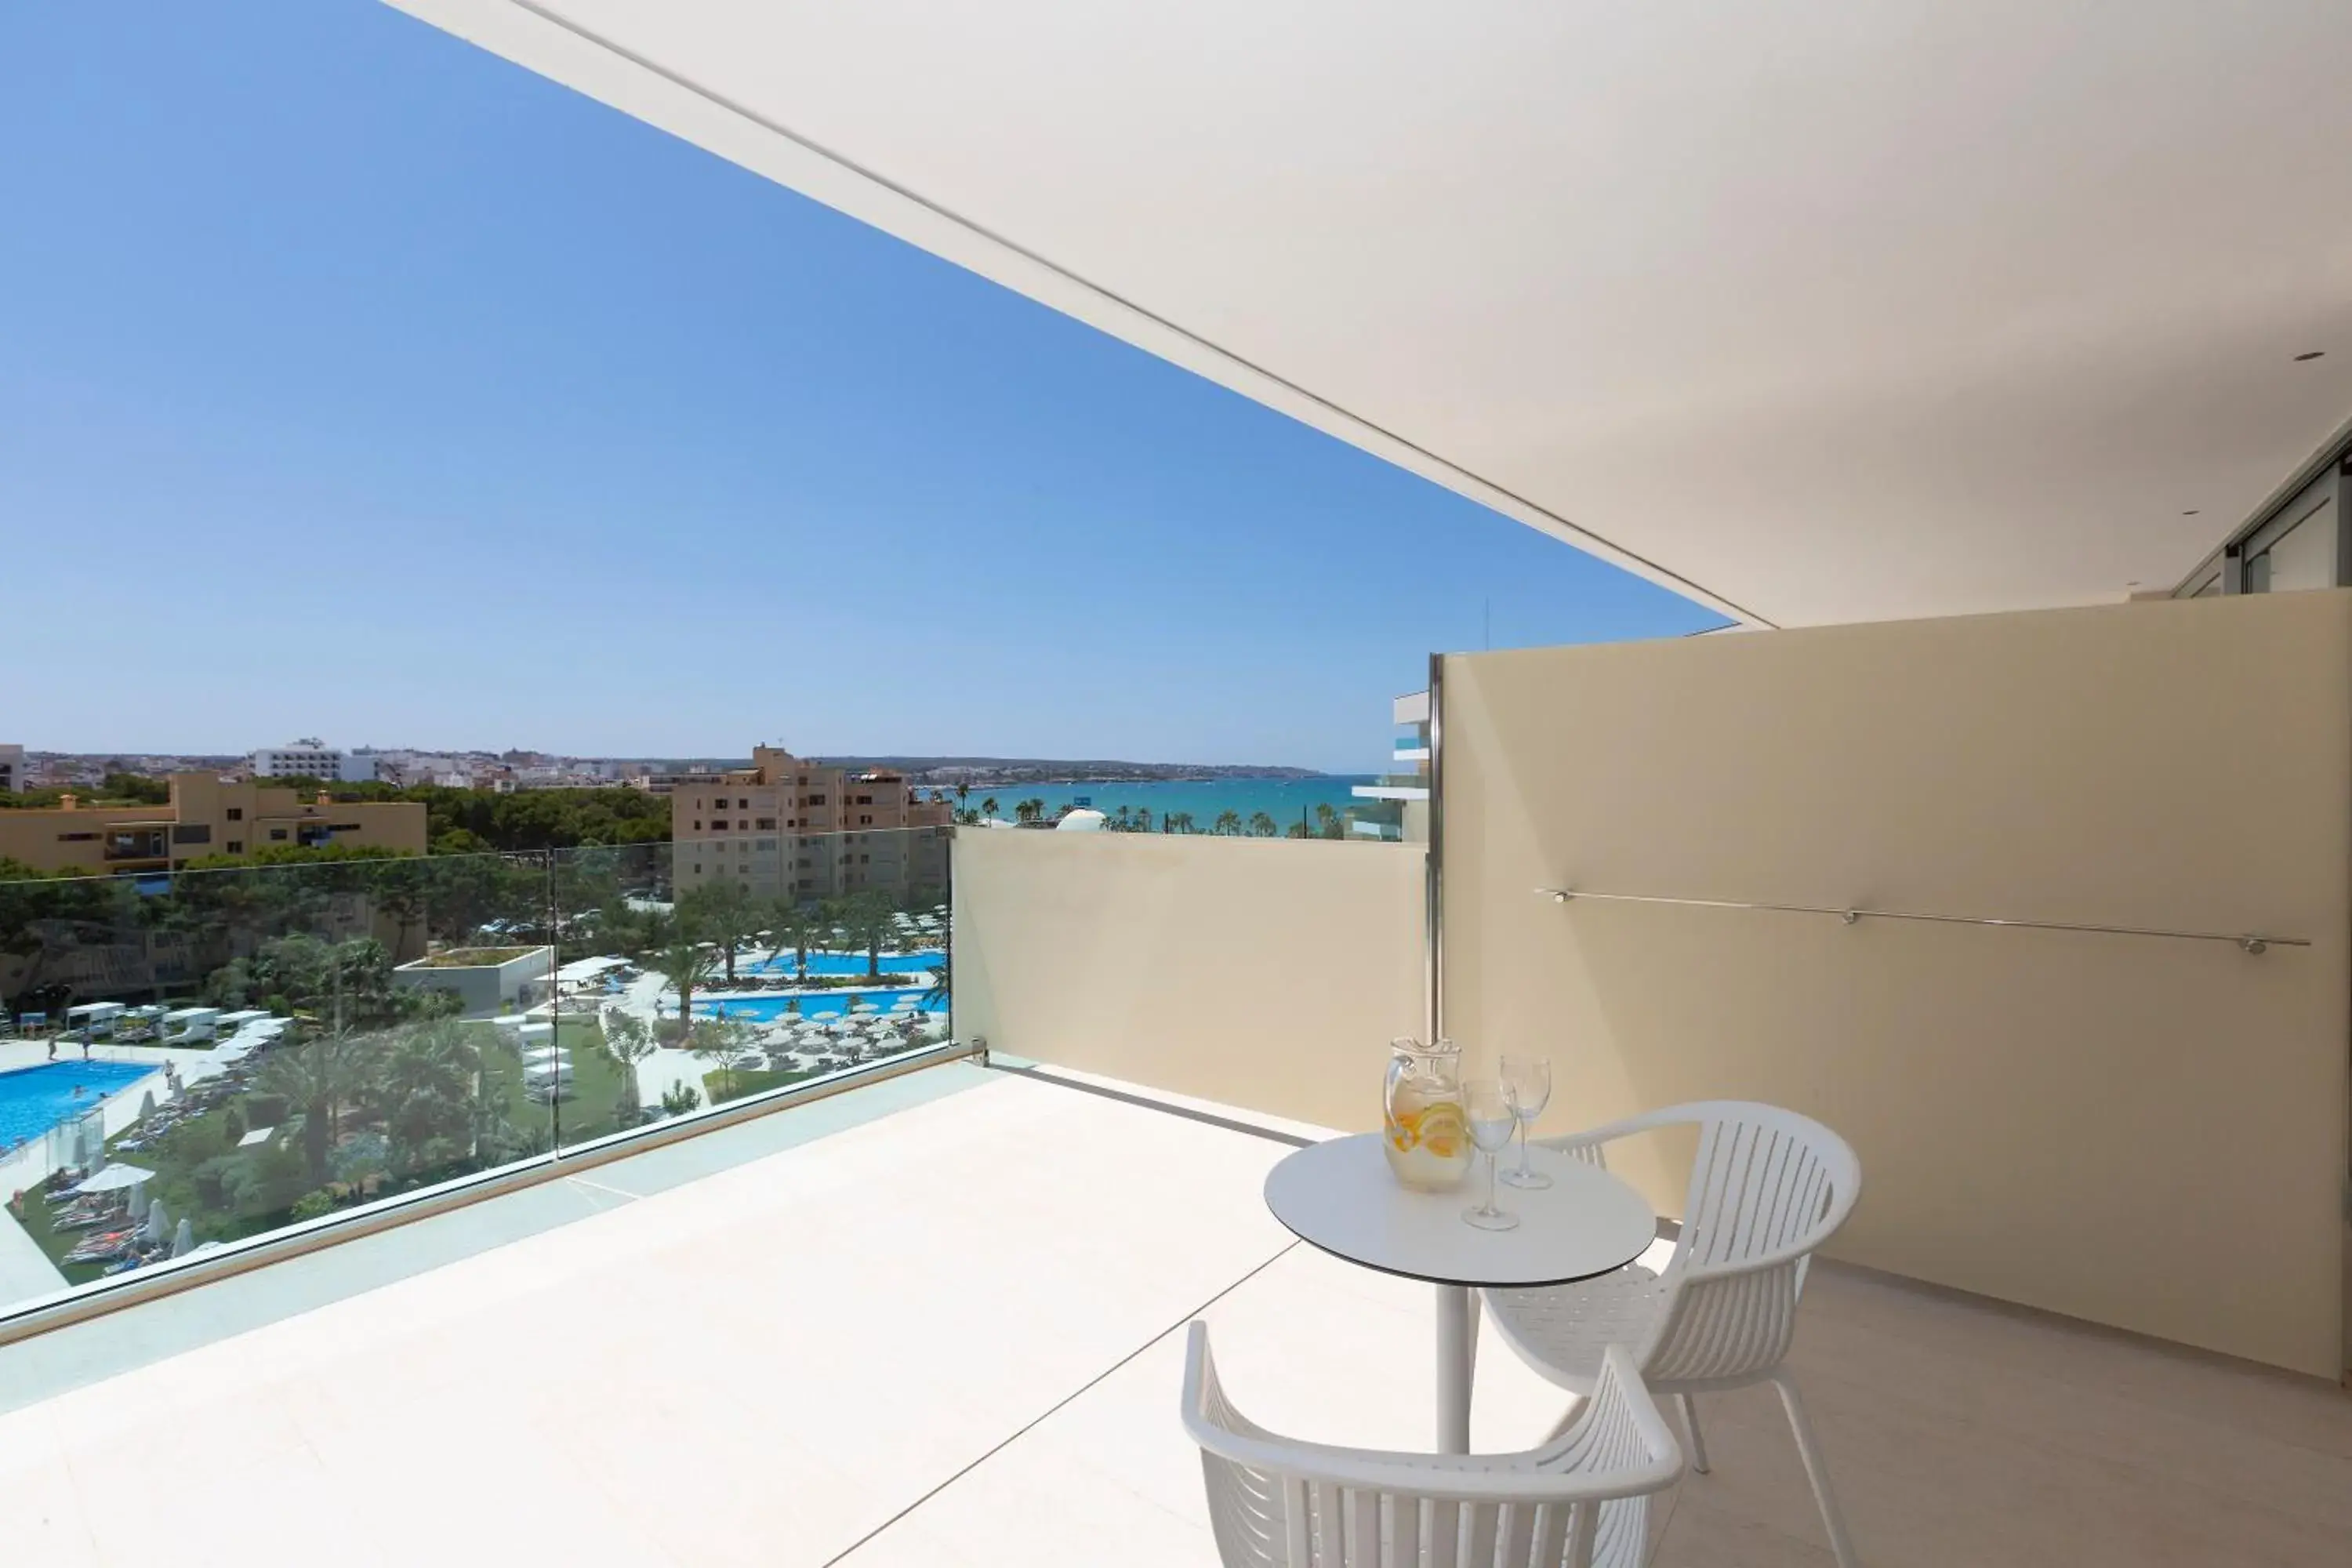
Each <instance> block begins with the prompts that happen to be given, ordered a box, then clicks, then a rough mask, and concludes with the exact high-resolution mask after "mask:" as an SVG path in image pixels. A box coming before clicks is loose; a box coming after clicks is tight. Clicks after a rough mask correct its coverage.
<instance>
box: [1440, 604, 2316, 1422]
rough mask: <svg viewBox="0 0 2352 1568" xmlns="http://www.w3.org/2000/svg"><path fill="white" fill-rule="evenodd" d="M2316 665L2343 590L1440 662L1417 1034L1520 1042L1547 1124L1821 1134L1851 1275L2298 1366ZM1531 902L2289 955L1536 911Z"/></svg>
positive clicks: (2310, 1078)
mask: <svg viewBox="0 0 2352 1568" xmlns="http://www.w3.org/2000/svg"><path fill="white" fill-rule="evenodd" d="M2347 670H2352V595H2347V594H2346V593H2341V592H2326V593H2312V594H2295V595H2273V596H2265V597H2254V598H2243V599H2232V600H2227V601H2218V600H2205V601H2199V602H2194V603H2171V604H2135V605H2116V606H2113V607H2106V608H2097V609H2086V610H2066V611H2056V612H2049V613H2033V614H2020V615H2013V616H1981V617H1970V618H1966V619H1956V620H1939V621H1915V622H1908V623H1899V624H1890V625H1883V626H1840V627H1825V628H1820V629H1809V630H1802V631H1782V632H1761V633H1752V634H1727V635H1721V636H1715V637H1696V638H1685V639H1680V640H1676V641H1673V642H1664V643H1644V644H1632V645H1617V646H1603V647H1573V648H1552V649H1540V650H1534V651H1528V652H1512V653H1496V654H1487V655H1475V656H1465V657H1459V658H1450V659H1449V660H1448V661H1447V664H1446V670H1445V689H1444V735H1445V781H1444V784H1445V819H1444V832H1445V839H1446V868H1447V869H1446V899H1447V903H1446V910H1447V924H1446V952H1447V969H1446V973H1447V984H1448V990H1447V1023H1448V1026H1449V1029H1450V1031H1451V1032H1452V1033H1454V1035H1456V1036H1457V1037H1461V1038H1463V1039H1464V1040H1465V1041H1466V1042H1467V1043H1468V1044H1469V1045H1470V1046H1471V1047H1472V1048H1473V1049H1474V1050H1483V1051H1487V1052H1491V1051H1492V1050H1494V1049H1496V1048H1498V1047H1507V1046H1509V1045H1514V1044H1524V1045H1540V1046H1541V1047H1544V1048H1546V1049H1548V1050H1549V1052H1550V1053H1551V1055H1552V1057H1553V1059H1554V1061H1555V1062H1556V1064H1557V1065H1558V1069H1559V1079H1560V1089H1559V1095H1558V1098H1557V1100H1556V1102H1555V1105H1554V1108H1553V1110H1552V1111H1551V1113H1550V1115H1549V1117H1548V1118H1547V1121H1548V1123H1549V1125H1550V1126H1552V1127H1556V1128H1560V1129H1566V1128H1569V1127H1572V1126H1576V1125H1579V1124H1589V1123H1591V1122H1594V1121H1601V1120H1602V1119H1604V1118H1608V1117H1613V1116H1617V1115H1621V1114H1623V1113H1625V1112H1628V1111H1632V1110H1637V1109H1641V1108H1645V1107H1652V1106H1658V1105H1663V1104H1666V1103H1669V1102H1672V1101H1675V1100H1685V1099H1695V1098H1704V1097H1712V1096H1725V1097H1741V1098H1754V1099H1759V1100H1772V1101H1777V1102H1779V1103H1782V1104H1786V1105H1790V1106H1793V1107H1796V1108H1797V1109H1800V1110H1805V1111H1808V1112H1811V1114H1814V1115H1816V1116H1818V1117H1820V1118H1822V1120H1823V1121H1827V1122H1829V1123H1830V1124H1832V1126H1835V1127H1836V1128H1838V1129H1839V1130H1840V1131H1843V1133H1844V1134H1845V1135H1846V1136H1847V1137H1848V1138H1849V1139H1851V1140H1852V1142H1853V1144H1854V1146H1855V1148H1856V1150H1857V1151H1858V1152H1859V1153H1860V1155H1861V1157H1862V1163H1863V1169H1864V1194H1863V1202H1862V1205H1861V1207H1860V1209H1859V1210H1858V1211H1857V1213H1856V1214H1855V1215H1854V1216H1853V1220H1852V1222H1851V1223H1850V1224H1849V1226H1847V1228H1846V1230H1845V1232H1844V1234H1843V1237H1841V1239H1840V1241H1839V1243H1838V1245H1837V1247H1835V1248H1834V1249H1833V1250H1834V1251H1836V1252H1837V1253H1839V1254H1842V1255H1843V1256H1844V1257H1847V1258H1853V1259H1854V1260H1857V1261H1860V1262H1863V1263H1866V1264H1871V1265H1874V1266H1876V1267H1880V1268H1888V1269H1893V1270H1895V1271H1898V1272H1901V1273H1904V1274H1906V1275H1911V1276H1914V1277H1916V1278H1919V1279H1928V1280H1934V1281H1938V1282H1941V1283H1945V1284H1948V1285H1952V1286H1957V1287H1960V1288H1964V1289H1970V1290H1975V1291H1980V1292H1984V1293H1987V1294H1990V1295H1992V1296H1995V1297H2000V1298H2003V1299H2006V1300H2013V1301H2019V1302H2024V1303H2028V1304H2031V1305H2033V1306H2037V1307H2042V1308H2046V1309H2051V1310H2056V1311H2060V1312H2065V1313H2070V1314H2074V1315H2077V1316H2080V1317H2084V1318H2087V1319H2091V1320H2095V1321H2101V1322H2105V1323H2109V1324H2114V1325H2117V1326H2121V1327H2124V1328H2128V1329H2133V1330H2137V1331H2145V1332H2148V1333H2153V1334H2158V1335H2162V1336H2164V1337H2167V1338H2169V1339H2173V1340H2177V1341H2180V1342H2187V1343H2189V1344H2195V1345H2201V1346H2205V1347H2208V1348H2210V1349H2214V1350H2219V1351H2223V1352H2231V1353H2234V1354H2238V1355H2242V1356H2248V1357H2252V1358H2253V1359H2255V1360H2259V1361H2263V1362H2269V1363H2274V1364H2277V1365H2281V1366H2286V1367H2293V1368H2296V1369H2299V1370H2302V1371H2305V1372H2309V1373H2318V1374H2321V1375H2325V1376H2328V1377H2331V1378H2332V1377H2334V1376H2336V1374H2337V1373H2338V1372H2339V1371H2340V1370H2341V1368H2342V1365H2343V1349H2344V1340H2343V1329H2342V1324H2341V1321H2340V1319H2341V1297H2342V1293H2343V1282H2344V1278H2345V1276H2344V1257H2345V1230H2344V1223H2343V1206H2342V1205H2343V1202H2344V1191H2345V1175H2346V1159H2345V1127H2346V1106H2347V1083H2346V1076H2347V1075H2346V1059H2347V949H2346V940H2347V939H2346V932H2347V812H2352V717H2347V715H2352V677H2348V676H2347ZM1563 880H1565V881H1567V882H1569V883H1570V884H1572V885H1576V886H1580V887H1584V888H1588V889H1598V890H1607V891H1617V892H1626V893H1646V894H1665V895H1681V896H1688V897H1697V898H1712V899H1728V900H1773V901H1784V902H1794V903H1805V904H1826V905H1832V906H1845V905H1860V906H1863V907H1865V908H1866V907H1870V906H1877V907H1881V908H1887V909H1910V910H1930V911H1937V912H1946V911H1948V912H1955V913H1963V914H1977V915H1987V916H2002V917H2011V918H2036V919H2046V920H2056V921H2086V922H2102V923H2116V924H2127V925H2138V926H2154V927H2167V928H2182V929H2196V930H2211V931H2267V932H2272V933H2277V934H2284V935H2290V936H2307V937H2311V938H2314V939H2315V940H2316V942H2317V945H2316V946H2315V947H2314V948H2312V949H2308V950H2298V949H2283V948H2274V949H2273V950H2272V951H2271V952H2268V953H2266V954H2264V955H2262V956H2259V957H2256V956H2250V955H2248V954H2246V953H2244V952H2241V951H2240V950H2239V949H2237V948H2236V947H2234V946H2230V945H2223V944H2218V943H2216V944H2207V943H2191V942H2168V941H2157V940H2152V939H2147V938H2132V937H2117V936H2101V935H2088V934H2070V933H2060V932H2050V931H2004V930H1988V929H1980V928H1969V927H1953V926H1933V925H1913V924H1903V923H1895V922H1889V921H1876V922H1874V921H1864V922H1862V923H1860V924H1858V925H1855V926H1852V927H1848V926H1845V925H1843V924H1841V923H1840V922H1839V921H1837V920H1835V919H1834V918H1828V917H1817V916H1805V915H1789V914H1776V913H1762V912H1752V911H1733V910H1694V909H1682V908H1651V907H1633V906H1626V905H1605V904H1601V903H1598V902H1579V903H1575V904H1571V905H1568V906H1565V907H1563V906H1560V905H1557V904H1554V903H1552V902H1549V901H1548V900H1539V899H1538V897H1537V896H1536V895H1535V893H1534V892H1533V890H1532V889H1535V888H1536V887H1537V886H1538V884H1552V883H1558V882H1561V881H1563ZM1663 1164H1664V1161H1661V1162H1659V1163H1658V1165H1650V1166H1643V1167H1640V1168H1638V1169H1637V1171H1636V1174H1637V1175H1639V1176H1640V1177H1641V1179H1642V1180H1643V1182H1644V1184H1646V1185H1647V1186H1649V1188H1650V1189H1651V1190H1652V1192H1653V1194H1654V1196H1655V1198H1656V1200H1657V1201H1658V1202H1659V1203H1660V1204H1661V1206H1662V1207H1663V1208H1665V1209H1666V1210H1668V1211H1669V1212H1671V1211H1672V1209H1673V1208H1674V1207H1675V1205H1676V1200H1677V1199H1678V1197H1679V1188H1680V1175H1681V1173H1680V1172H1679V1171H1676V1172H1673V1173H1668V1172H1666V1171H1664V1170H1662V1169H1660V1168H1658V1166H1659V1165H1663Z"/></svg>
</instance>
